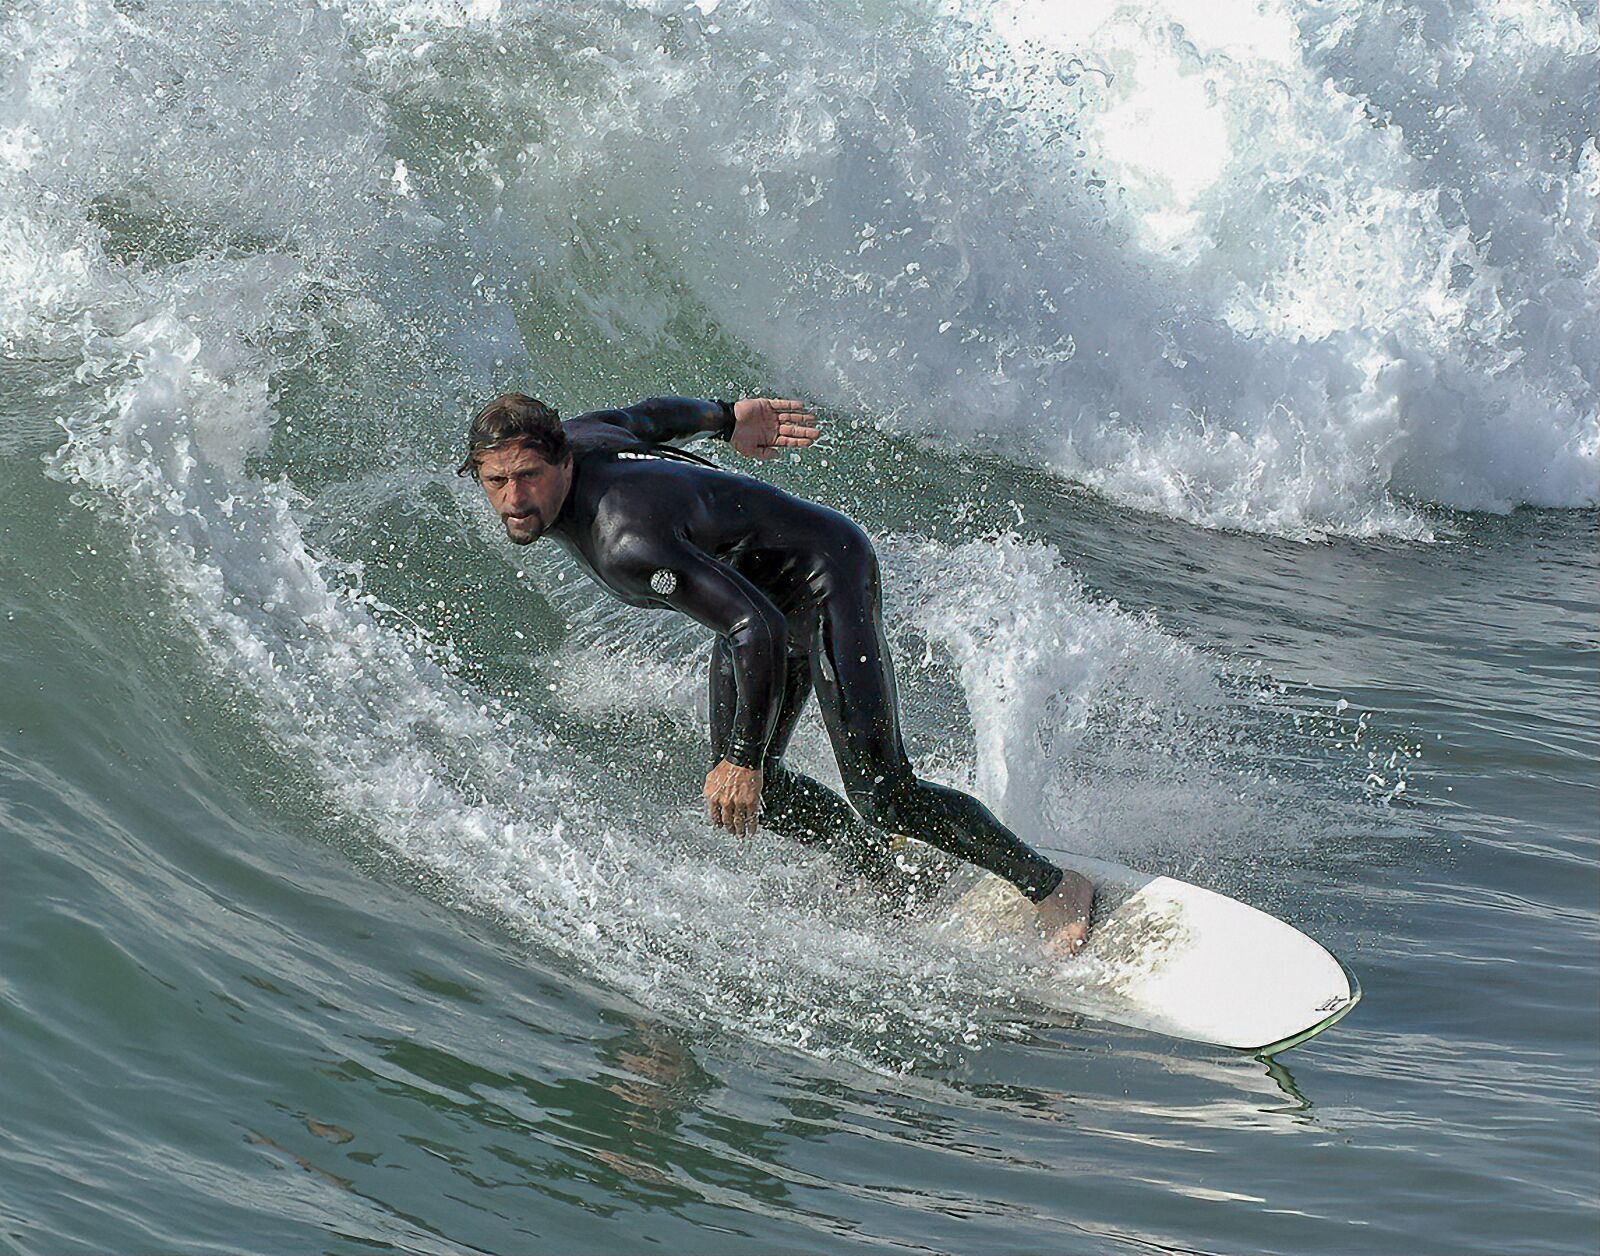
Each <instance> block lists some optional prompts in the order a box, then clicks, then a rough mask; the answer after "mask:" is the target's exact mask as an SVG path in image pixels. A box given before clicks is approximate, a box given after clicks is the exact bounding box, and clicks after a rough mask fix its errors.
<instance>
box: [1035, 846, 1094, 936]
mask: <svg viewBox="0 0 1600 1256" xmlns="http://www.w3.org/2000/svg"><path fill="white" fill-rule="evenodd" d="M1036 906H1037V907H1038V909H1039V928H1040V930H1041V931H1042V932H1043V934H1044V938H1045V945H1046V946H1047V947H1049V948H1050V949H1051V950H1052V951H1055V952H1056V953H1057V954H1060V955H1072V954H1075V953H1076V952H1077V951H1079V950H1081V949H1082V947H1083V944H1084V943H1085V942H1087V941H1088V940H1089V914H1090V912H1091V911H1093V909H1094V886H1093V885H1092V884H1090V882H1089V880H1088V878H1087V877H1084V876H1082V875H1080V874H1079V873H1076V872H1073V871H1072V870H1071V869H1070V868H1067V869H1063V875H1062V877H1061V884H1060V885H1058V886H1056V888H1055V889H1054V890H1052V891H1051V893H1050V897H1049V898H1046V899H1043V900H1042V901H1040V902H1039V903H1037V904H1036Z"/></svg>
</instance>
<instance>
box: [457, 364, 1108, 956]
mask: <svg viewBox="0 0 1600 1256" xmlns="http://www.w3.org/2000/svg"><path fill="white" fill-rule="evenodd" d="M818 434H819V429H818V427H817V420H816V416H815V415H813V414H812V413H811V412H810V411H808V410H807V409H806V408H805V406H804V404H803V403H801V402H799V401H792V400H781V399H774V398H766V397H747V398H745V399H743V400H741V401H738V402H733V403H730V402H726V401H698V400H693V399H690V398H686V397H652V398H649V399H648V400H645V401H641V402H639V403H638V404H637V405H632V406H629V407H627V408H626V409H618V410H595V411H591V412H590V413H588V414H581V415H579V416H578V417H577V418H574V419H569V420H567V421H566V422H564V423H563V422H562V421H561V420H560V418H559V417H558V415H557V414H556V412H555V411H554V410H553V409H551V408H550V407H549V406H546V405H545V404H543V403H542V402H540V401H536V400H535V399H534V398H532V397H528V396H525V395H524V394H522V393H507V394H505V395H504V396H501V397H498V398H496V399H495V400H494V401H491V402H490V403H489V404H488V405H486V406H484V407H483V408H482V409H481V410H479V411H478V413H477V414H476V415H475V416H474V417H473V420H472V424H471V427H470V429H469V430H468V434H467V446H468V449H467V457H466V460H465V461H464V462H463V463H462V464H461V466H460V468H459V472H458V473H459V474H462V475H471V476H473V477H474V478H475V479H477V481H478V482H479V483H480V484H481V485H482V486H483V490H484V492H485V494H487V496H488V499H489V504H490V505H491V506H493V508H494V509H495V511H496V512H497V513H498V514H499V516H500V519H501V521H502V522H503V523H504V525H505V529H506V535H507V536H508V537H510V539H511V540H512V541H513V542H514V543H515V544H518V545H531V544H532V543H533V542H535V541H537V540H538V539H539V538H540V537H542V536H549V537H550V538H551V539H552V540H554V541H555V542H556V543H557V544H558V545H560V546H561V548H562V549H563V550H565V551H566V552H567V554H568V555H569V556H571V558H572V559H573V560H574V561H575V562H577V564H578V565H579V566H580V567H582V568H583V569H584V570H585V571H586V572H587V573H588V574H589V575H590V576H591V577H592V578H593V579H594V581H595V582H596V583H597V584H599V585H600V587H601V588H603V589H605V590H606V591H607V592H608V593H610V594H612V595H613V596H615V597H617V598H619V599H620V600H622V601H623V602H626V603H627V604H629V605H631V606H640V607H669V608H671V609H672V610H675V611H679V612H681V613H683V614H685V615H688V616H689V617H690V618H691V619H693V620H695V621H696V622H697V623H700V624H702V625H704V626H705V627H707V628H709V629H711V631H712V632H714V633H716V642H715V643H714V644H713V646H712V650H711V745H712V757H713V762H714V766H713V767H712V769H711V771H710V774H709V775H708V776H707V777H706V782H705V790H704V795H705V800H706V807H707V811H708V813H709V816H710V818H711V820H712V822H713V823H715V824H717V825H720V826H721V827H723V828H725V829H727V830H729V831H730V832H732V833H735V834H738V835H741V836H746V837H748V836H750V835H752V834H753V833H754V832H755V830H756V824H757V817H758V815H759V816H760V817H761V818H762V820H763V821H764V822H765V824H766V826H767V827H768V828H770V829H771V830H773V831H774V832H775V833H778V834H780V835H782V836H786V837H792V838H794V839H796V840H799V841H801V842H806V843H817V842H820V843H822V844H824V845H836V844H838V843H839V842H840V841H841V839H848V840H849V841H853V842H854V843H855V844H856V845H857V847H858V848H859V849H876V850H878V851H880V852H885V853H886V852H887V850H888V848H889V847H888V843H887V842H886V841H885V839H884V838H882V837H881V836H880V835H879V834H874V833H872V832H871V831H870V830H869V829H868V828H867V827H866V826H867V825H870V826H873V827H874V828H876V829H877V830H880V831H881V832H887V833H894V834H901V833H903V834H914V835H915V836H917V837H918V838H920V839H922V840H923V841H925V842H928V843H929V844H930V845H932V846H935V847H937V848H938V849H940V850H942V851H945V852H947V853H949V854H951V855H955V856H957V857H959V858H961V859H964V860H967V861H968V862H970V863H974V864H977V865H978V866H979V867H982V868H986V869H988V870H989V871H990V872H993V873H996V874H998V875H999V876H1001V877H1004V878H1005V879H1006V880H1007V881H1010V882H1011V883H1012V884H1013V885H1015V886H1016V887H1017V888H1018V889H1019V890H1021V891H1022V893H1023V894H1025V895H1026V896H1027V897H1028V898H1029V899H1031V900H1032V901H1033V902H1034V903H1035V904H1036V905H1037V908H1038V912H1039V916H1038V921H1039V925H1040V929H1041V932H1042V933H1043V934H1044V936H1045V937H1046V938H1047V939H1049V940H1050V942H1051V944H1052V945H1053V946H1055V947H1056V948H1057V949H1061V950H1066V951H1069V952H1070V951H1072V950H1076V949H1077V948H1078V947H1079V946H1081V945H1082V944H1083V941H1084V939H1085V938H1086V937H1087V936H1088V922H1089V911H1090V907H1091V904H1092V902H1093V889H1092V887H1091V886H1090V884H1089V882H1088V881H1087V880H1086V879H1085V878H1083V877H1082V876H1080V875H1078V874H1077V873H1075V872H1072V871H1071V870H1066V869H1062V868H1059V867H1057V866H1056V865H1055V864H1054V863H1052V862H1051V861H1050V860H1048V859H1046V858H1044V857H1043V856H1042V855H1040V854H1038V853H1037V852H1036V851H1034V850H1033V849H1032V848H1030V847H1029V846H1028V845H1027V844H1025V843H1024V842H1022V841H1021V840H1020V839H1019V838H1018V837H1017V836H1016V835H1015V834H1013V833H1012V832H1011V831H1010V830H1009V829H1007V828H1006V827H1005V826H1004V825H1002V824H1001V823H1000V821H999V820H997V819H996V818H995V817H994V815H993V814H991V813H990V811H989V809H988V808H987V807H985V806H984V805H983V804H982V803H981V802H979V801H978V800H977V799H976V798H973V797H971V796H970V795H968V794H964V793H962V792H961V791H960V790H956V789H950V788H948V787H946V786H943V785H937V784H935V783H933V782H931V781H925V780H920V779H918V777H917V776H916V774H915V773H914V772H913V771H912V768H911V762H910V760H909V759H908V758H907V757H906V752H905V747H904V746H903V745H902V744H901V739H900V717H899V711H898V702H897V699H896V695H895V682H894V671H893V668H892V665H891V662H890V658H889V651H888V646H887V644H886V643H885V641H884V636H883V627H882V624H881V622H880V616H881V613H882V604H881V598H880V589H879V573H878V560H877V555H876V554H875V553H874V552H873V548H872V543H871V541H870V540H869V539H868V538H867V534H866V533H865V532H864V531H862V529H861V528H860V527H859V526H858V525H857V524H856V523H854V522H853V521H852V520H851V519H849V518H848V517H846V516H845V515H843V514H841V513H839V512H838V511H836V510H831V509H829V508H828V507H826V506H822V505H819V504H817V503H815V502H810V501H806V500H803V499H802V498H799V497H795V496H793V495H792V494H790V493H786V492H783V491H782V490H781V489H778V488H775V487H774V486H772V485H770V484H767V483H764V482H763V481H761V480H757V479H753V478H751V477H749V476H745V475H739V474H737V473H734V472H730V471H725V470H723V469H722V468H720V467H718V466H716V465H715V464H714V463H711V462H708V461H706V460H705V459H703V458H699V457H697V456H696V455H694V454H691V453H688V452H687V451H685V450H682V449H679V448H677V447H675V446H673V445H669V444H668V443H667V442H669V441H672V440H677V439H682V438H686V437H692V436H698V435H711V436H715V437H718V438H720V439H722V440H726V441H729V442H730V443H731V444H732V445H733V448H734V449H735V450H737V451H738V452H739V453H741V454H743V455H745V456H747V457H750V458H755V459H766V458H772V457H775V456H777V454H778V452H779V451H780V450H783V449H803V448H805V447H806V446H807V445H810V444H811V443H812V442H813V441H815V440H816V439H817V436H818ZM813 689H815V691H816V694H817V699H818V704H819V705H820V707H821V710H822V720H823V724H824V726H825V727H826V729H827V733H828V739H829V741H830V742H831V743H832V746H833V752H834V755H835V757H836V758H837V760H838V764H839V773H840V776H841V777H842V778H843V781H844V787H845V794H846V795H847V797H848V798H849V803H848V804H847V803H846V802H845V800H844V799H842V798H840V797H839V796H838V795H837V794H835V793H834V792H833V791H832V790H830V789H828V788H827V787H825V786H823V785H821V784H819V783H818V782H816V781H814V780H812V779H811V778H810V777H807V776H805V775H803V774H801V773H799V772H796V771H794V770H793V769H792V768H790V767H788V766H787V765H786V764H785V763H784V761H783V755H784V751H785V750H786V749H787V748H788V745H789V738H790V736H791V734H792V733H793V732H794V726H795V722H796V720H797V719H798V718H799V715H800V712H801V709H802V708H803V707H804V706H805V703H806V700H807V698H808V697H809V696H810V694H811V692H812V690H813ZM852 806H853V807H854V811H852V810H851V807H852ZM863 820H864V821H865V822H866V825H864V824H863V823H862V822H863Z"/></svg>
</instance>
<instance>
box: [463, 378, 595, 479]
mask: <svg viewBox="0 0 1600 1256" xmlns="http://www.w3.org/2000/svg"><path fill="white" fill-rule="evenodd" d="M505 445H525V446H526V447H527V448H529V449H531V450H533V452H534V453H536V454H538V455H539V457H541V458H543V459H544V460H545V461H546V462H548V463H550V464H551V465H552V466H558V465H560V464H561V463H563V462H565V461H566V460H567V459H568V458H570V457H571V456H572V450H571V449H570V448H569V447H568V445H567V434H566V433H565V432H564V431H562V430H561V416H560V415H558V414H557V413H556V412H555V411H554V410H553V409H552V408H551V407H549V406H547V405H545V403H544V402H542V401H539V400H538V399H536V398H534V397H530V396H528V395H527V394H526V393H503V394H502V395H500V396H498V397H496V398H495V399H494V400H493V401H491V402H490V403H489V404H488V405H486V406H484V407H483V408H482V409H481V410H479V411H478V413H477V414H475V415H473V416H472V426H471V427H469V428H468V429H467V457H466V461H464V462H463V463H462V464H461V465H460V466H459V467H457V468H456V474H457V475H470V476H471V477H472V478H473V479H477V478H478V458H479V456H480V455H482V454H485V453H488V452H489V451H490V450H491V449H499V448H501V447H502V446H505Z"/></svg>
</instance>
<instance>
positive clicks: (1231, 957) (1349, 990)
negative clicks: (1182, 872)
mask: <svg viewBox="0 0 1600 1256" xmlns="http://www.w3.org/2000/svg"><path fill="white" fill-rule="evenodd" d="M1058 862H1060V863H1061V864H1063V866H1066V867H1070V868H1072V869H1074V870H1076V871H1078V872H1081V873H1082V874H1083V875H1084V876H1086V877H1088V878H1089V880H1090V881H1091V882H1093V883H1094V887H1095V900H1096V901H1095V913H1094V915H1095V918H1094V922H1093V927H1092V931H1091V933H1090V936H1089V942H1088V945H1087V946H1085V947H1084V949H1083V950H1082V951H1080V952H1079V953H1078V954H1077V955H1075V956H1072V957H1071V958H1069V959H1063V960H1062V961H1061V962H1060V964H1059V965H1053V966H1051V977H1050V979H1049V980H1048V981H1046V982H1043V983H1041V985H1040V986H1039V987H1038V988H1036V989H1034V990H1031V991H1030V992H1029V993H1030V994H1031V995H1033V996H1034V997H1036V998H1038V999H1039V1001H1040V1002H1041V1003H1044V1004H1045V1005H1046V1006H1049V1007H1053V1008H1056V1009H1058V1010H1060V1011H1064V1012H1071V1013H1076V1014H1080V1015H1084V1016H1091V1017H1094V1018H1096V1019H1100V1020H1106V1021H1110V1022H1112V1023H1113V1024H1118V1025H1127V1026H1131V1027H1133V1028H1136V1029H1148V1030H1153V1031H1155V1032H1156V1033H1161V1034H1167V1035H1169V1036H1171V1037H1173V1038H1183V1039H1187V1040H1189V1041H1191V1042H1204V1043H1211V1044H1214V1045H1217V1046H1222V1047H1235V1048H1238V1049H1241V1050H1245V1051H1251V1052H1253V1053H1255V1054H1257V1055H1272V1054H1274V1053H1276V1052H1279V1051H1287V1050H1288V1049H1289V1048H1290V1047H1293V1046H1297V1045H1298V1044H1300V1043H1302V1042H1304V1041H1306V1039H1308V1038H1311V1037H1314V1036H1315V1035H1317V1034H1319V1033H1321V1032H1322V1031H1323V1030H1324V1029H1326V1028H1328V1026H1329V1025H1332V1024H1333V1023H1334V1022H1335V1021H1337V1020H1338V1019H1339V1018H1340V1017H1342V1016H1344V1014H1345V1013H1346V1012H1348V1011H1349V1010H1350V1009H1351V1008H1352V1007H1354V1006H1355V1005H1356V1003H1357V1002H1358V1001H1359V1000H1360V998H1361V987H1360V985H1359V983H1357V981H1356V980H1355V978H1354V977H1352V976H1351V975H1350V973H1349V971H1348V970H1347V969H1346V968H1345V967H1344V965H1343V964H1341V963H1340V962H1339V961H1338V960H1337V959H1335V958H1334V957H1333V956H1332V955H1330V954H1329V953H1328V952H1327V951H1326V950H1324V949H1323V948H1322V946H1320V945H1319V944H1318V943H1316V942H1314V941H1313V940H1312V939H1311V938H1309V937H1307V936H1306V935H1305V934H1303V933H1301V932H1300V931H1299V930H1298V929H1296V928H1294V927H1293V926H1291V925H1287V924H1285V923H1284V922H1283V921H1281V920H1279V919H1277V918H1276V917H1275V916H1269V915H1268V914H1267V913H1266V912H1264V911H1258V910H1257V909H1256V908H1254V907H1250V906H1248V905H1247V904H1245V903H1241V902H1238V901H1237V900H1235V899H1231V898H1228V897H1227V896H1226V895H1223V894H1218V893H1216V892H1215V891H1213V890H1207V889H1202V888H1201V887H1200V886H1197V885H1190V884H1188V883H1187V882H1184V881H1178V880H1174V879H1173V878H1172V877H1158V876H1149V875H1147V874H1145V873H1141V872H1136V871H1134V870H1133V869H1132V868H1124V867H1122V866H1121V865H1119V864H1112V863H1105V862H1103V861H1101V860H1098V859H1088V858H1084V857H1080V856H1073V857H1070V858H1065V859H1061V860H1059V861H1058ZM940 901H941V905H942V906H943V907H944V909H945V915H946V920H947V923H946V924H945V925H944V926H943V927H944V928H945V929H946V930H948V931H951V932H953V933H954V934H955V935H956V936H957V937H959V938H962V939H963V940H965V941H967V942H970V943H971V944H973V945H974V946H986V945H992V944H994V943H996V942H1000V941H1004V940H1010V941H1011V942H1013V943H1016V942H1024V941H1026V940H1028V939H1033V938H1037V936H1038V933H1037V930H1036V928H1035V927H1034V924H1033V921H1034V918H1035V912H1034V908H1033V905H1032V904H1031V903H1029V902H1028V900H1027V899H1026V898H1024V897H1023V896H1022V895H1021V894H1020V893H1018V892H1017V890H1016V889H1015V888H1014V887H1013V886H1012V885H1011V884H1010V883H1009V882H1007V881H1004V880H1002V879H1001V878H999V877H997V876H994V875H992V874H990V873H987V872H983V871H981V870H979V869H977V868H972V867H966V868H963V869H961V870H960V871H958V872H957V873H956V874H955V876H953V877H952V878H951V880H950V883H949V885H948V886H946V888H945V890H944V891H943V893H942V895H941V900H940Z"/></svg>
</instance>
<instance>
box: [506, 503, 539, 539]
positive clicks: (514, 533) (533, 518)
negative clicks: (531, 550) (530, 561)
mask: <svg viewBox="0 0 1600 1256" xmlns="http://www.w3.org/2000/svg"><path fill="white" fill-rule="evenodd" d="M501 522H502V523H503V524H505V527H506V536H507V537H508V538H509V539H510V541H511V543H512V544H513V545H532V544H533V543H534V542H535V541H537V540H538V539H539V538H540V537H541V536H543V535H544V533H545V523H544V516H543V515H541V514H540V513H539V512H538V511H534V512H533V513H532V514H531V515H529V516H528V517H527V518H526V519H523V520H520V521H517V522H513V521H512V520H510V519H502V520H501ZM518 529H523V530H521V531H519V530H518Z"/></svg>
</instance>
